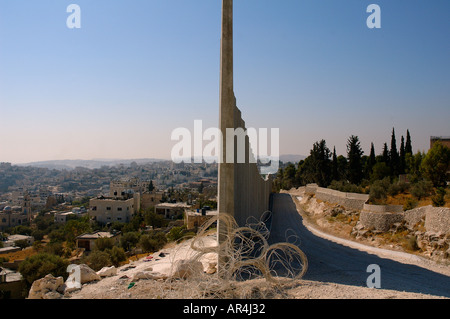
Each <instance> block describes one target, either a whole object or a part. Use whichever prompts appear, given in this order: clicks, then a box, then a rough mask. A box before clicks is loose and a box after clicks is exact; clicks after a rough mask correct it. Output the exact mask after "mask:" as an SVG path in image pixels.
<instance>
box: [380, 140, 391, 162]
mask: <svg viewBox="0 0 450 319" xmlns="http://www.w3.org/2000/svg"><path fill="white" fill-rule="evenodd" d="M381 161H382V162H383V163H386V165H387V166H390V162H391V156H390V154H389V149H388V146H387V143H384V145H383V153H382V155H381Z"/></svg>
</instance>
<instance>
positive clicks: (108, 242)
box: [94, 237, 114, 251]
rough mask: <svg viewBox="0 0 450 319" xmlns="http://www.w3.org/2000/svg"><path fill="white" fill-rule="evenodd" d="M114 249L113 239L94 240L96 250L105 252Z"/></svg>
mask: <svg viewBox="0 0 450 319" xmlns="http://www.w3.org/2000/svg"><path fill="white" fill-rule="evenodd" d="M113 247H114V239H112V238H108V237H101V238H97V239H96V240H95V248H94V249H96V250H100V251H105V250H107V249H112V248H113Z"/></svg>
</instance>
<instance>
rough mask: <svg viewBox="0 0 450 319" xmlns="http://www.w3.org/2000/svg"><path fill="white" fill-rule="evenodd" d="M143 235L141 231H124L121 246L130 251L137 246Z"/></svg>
mask: <svg viewBox="0 0 450 319" xmlns="http://www.w3.org/2000/svg"><path fill="white" fill-rule="evenodd" d="M140 237H141V234H140V233H139V232H128V233H124V234H123V235H122V237H121V238H120V246H121V247H122V248H123V249H124V250H125V251H129V250H131V249H132V248H133V247H136V245H137V244H138V242H139V238H140Z"/></svg>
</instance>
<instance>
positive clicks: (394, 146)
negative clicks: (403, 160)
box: [390, 129, 400, 176]
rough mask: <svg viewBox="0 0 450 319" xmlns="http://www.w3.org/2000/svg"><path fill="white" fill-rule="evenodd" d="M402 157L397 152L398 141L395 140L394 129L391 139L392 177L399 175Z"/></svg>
mask: <svg viewBox="0 0 450 319" xmlns="http://www.w3.org/2000/svg"><path fill="white" fill-rule="evenodd" d="M399 161H400V156H399V155H398V150H397V141H396V139H395V130H394V129H392V137H391V150H390V164H391V170H392V175H394V176H395V175H398V168H399Z"/></svg>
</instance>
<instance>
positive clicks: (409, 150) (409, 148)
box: [405, 130, 413, 155]
mask: <svg viewBox="0 0 450 319" xmlns="http://www.w3.org/2000/svg"><path fill="white" fill-rule="evenodd" d="M408 153H409V154H411V155H412V154H413V151H412V144H411V135H410V134H409V130H406V145H405V154H408Z"/></svg>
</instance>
